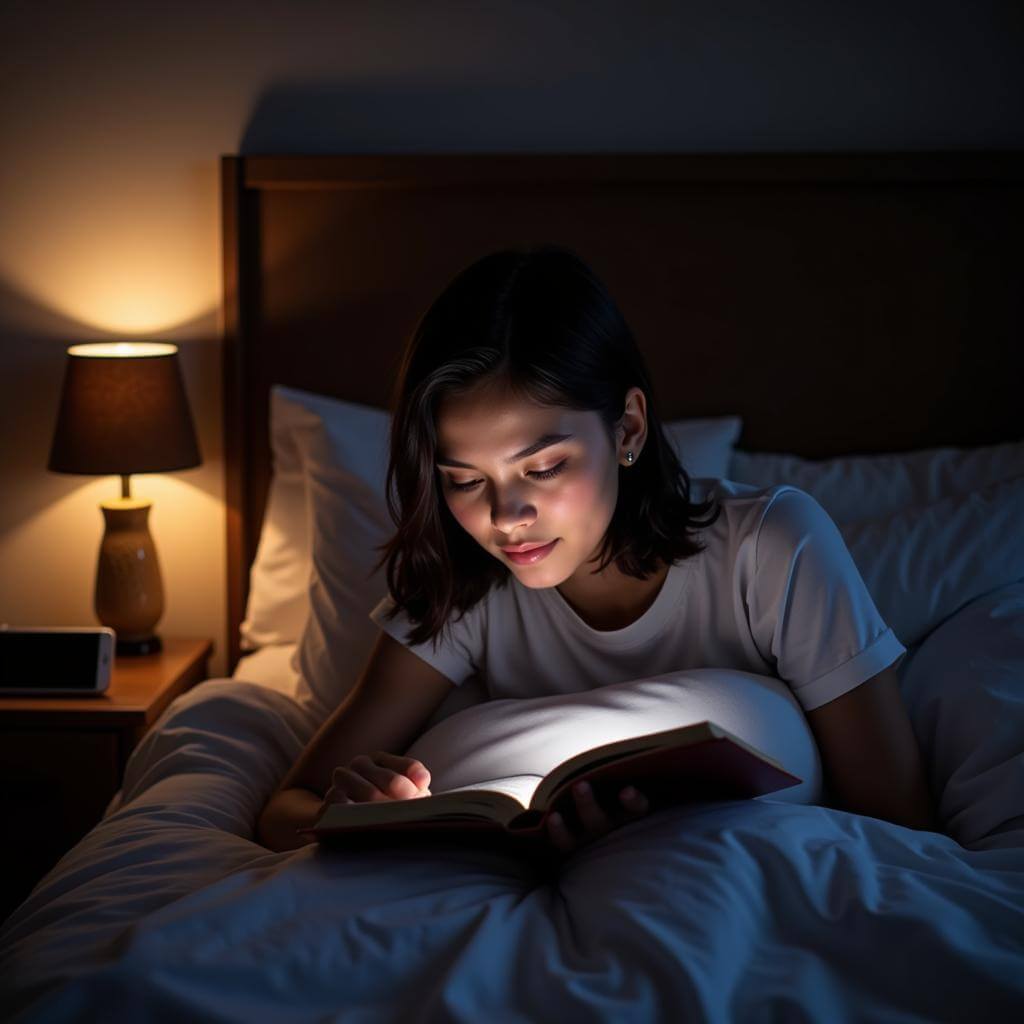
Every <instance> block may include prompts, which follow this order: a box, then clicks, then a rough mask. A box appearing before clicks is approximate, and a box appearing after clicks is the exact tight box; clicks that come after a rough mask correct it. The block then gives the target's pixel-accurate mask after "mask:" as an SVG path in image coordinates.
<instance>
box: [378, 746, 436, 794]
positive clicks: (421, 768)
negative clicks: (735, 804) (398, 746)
mask: <svg viewBox="0 0 1024 1024" xmlns="http://www.w3.org/2000/svg"><path fill="white" fill-rule="evenodd" d="M373 759H374V761H376V762H377V764H379V765H383V766H384V767H385V768H390V769H391V770H392V771H394V772H398V773H399V774H400V775H405V776H406V777H407V778H409V779H411V780H412V781H413V783H414V784H415V785H416V786H418V787H419V788H420V789H425V788H426V787H427V786H429V785H430V770H429V769H428V768H427V766H426V765H425V764H424V763H423V762H422V761H417V760H416V758H415V757H402V756H400V755H398V754H389V753H388V752H387V751H386V750H378V751H377V752H376V753H375V754H374V755H373Z"/></svg>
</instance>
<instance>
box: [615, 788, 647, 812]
mask: <svg viewBox="0 0 1024 1024" xmlns="http://www.w3.org/2000/svg"><path fill="white" fill-rule="evenodd" d="M619 800H620V801H621V802H622V806H623V807H625V809H626V810H627V811H628V812H629V813H630V814H632V815H641V814H646V813H647V811H648V809H649V808H650V804H649V802H648V800H647V797H645V796H644V795H643V793H641V792H640V791H639V790H637V789H635V788H634V787H633V786H627V787H626V788H625V789H623V790H622V791H621V792H620V793H619Z"/></svg>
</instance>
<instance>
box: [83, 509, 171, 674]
mask: <svg viewBox="0 0 1024 1024" xmlns="http://www.w3.org/2000/svg"><path fill="white" fill-rule="evenodd" d="M151 507H152V502H149V501H136V500H134V499H132V498H121V499H120V500H118V501H105V502H102V503H101V504H100V508H101V509H102V511H103V519H104V522H105V523H106V530H105V532H104V534H103V541H102V543H101V544H100V557H99V564H98V566H97V568H96V617H97V618H98V619H99V620H100V622H102V623H103V625H104V626H109V627H110V628H111V629H112V630H113V631H114V632H115V633H116V634H117V653H118V654H126V655H131V654H150V653H152V652H153V651H158V650H159V649H160V639H159V637H157V636H156V635H155V633H154V627H155V626H156V624H157V622H158V621H159V620H160V616H161V615H162V614H163V611H164V593H163V583H162V581H161V579H160V566H159V563H158V562H157V558H156V547H155V546H154V544H153V538H152V536H151V535H150V532H149V525H148V522H147V520H148V518H149V510H150V508H151Z"/></svg>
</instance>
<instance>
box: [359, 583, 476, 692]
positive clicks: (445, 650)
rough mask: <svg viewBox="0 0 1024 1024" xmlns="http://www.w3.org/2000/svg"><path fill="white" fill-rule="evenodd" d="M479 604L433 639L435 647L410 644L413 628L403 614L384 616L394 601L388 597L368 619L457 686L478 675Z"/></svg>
mask: <svg viewBox="0 0 1024 1024" xmlns="http://www.w3.org/2000/svg"><path fill="white" fill-rule="evenodd" d="M482 604H483V602H482V601H481V602H478V603H477V604H476V605H475V606H474V607H473V608H471V609H470V610H469V611H468V612H467V613H466V614H465V615H463V616H462V617H461V618H459V619H457V620H455V621H454V622H452V623H451V624H450V625H449V627H448V629H446V630H445V631H443V632H442V633H441V635H440V636H438V637H436V638H435V639H436V640H437V644H436V646H435V644H434V642H433V641H432V640H427V641H426V642H425V643H422V644H413V643H410V642H409V639H408V634H409V632H410V631H411V629H412V628H413V627H412V622H411V621H410V619H409V617H408V615H406V613H405V612H404V611H403V610H399V612H398V614H397V615H396V616H395V617H394V618H393V619H391V620H388V619H387V618H386V617H385V614H386V613H387V612H388V611H389V610H390V609H391V608H392V607H394V600H393V598H392V597H391V596H390V595H388V596H386V597H384V598H382V599H381V601H380V602H379V603H378V604H377V606H376V607H375V608H374V609H373V611H371V612H370V618H371V620H372V621H373V622H375V623H376V624H377V625H378V626H380V628H381V629H382V630H384V632H385V633H387V635H388V636H390V637H391V638H392V639H393V640H397V641H398V642H399V643H400V644H404V645H405V646H406V647H408V648H409V650H410V651H412V652H413V654H415V655H417V656H418V657H420V658H422V659H423V660H424V661H425V662H426V663H427V664H428V665H432V666H433V667H434V668H436V669H437V670H438V672H440V673H441V674H442V675H445V676H447V677H448V678H449V679H450V680H451V681H452V682H453V683H455V684H456V685H461V684H462V683H464V682H465V681H466V680H467V679H468V678H469V677H470V676H471V675H473V673H475V672H476V671H477V666H478V665H479V663H480V656H481V648H482V639H481V637H482V630H481V627H480V617H481V605H482Z"/></svg>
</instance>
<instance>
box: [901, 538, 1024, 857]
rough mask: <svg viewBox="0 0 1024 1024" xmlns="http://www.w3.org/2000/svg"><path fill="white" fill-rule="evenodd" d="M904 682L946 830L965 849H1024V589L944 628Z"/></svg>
mask: <svg viewBox="0 0 1024 1024" xmlns="http://www.w3.org/2000/svg"><path fill="white" fill-rule="evenodd" d="M1018 529H1019V527H1018ZM900 685H901V692H902V694H903V698H904V701H905V703H906V705H907V712H908V714H909V716H910V720H911V723H912V725H913V727H914V732H915V734H916V735H917V740H918V743H919V744H920V746H921V750H922V753H923V755H924V759H925V766H926V769H927V772H928V780H929V784H930V786H931V790H932V795H933V796H934V797H935V799H936V802H937V805H938V806H937V811H938V816H939V820H940V821H941V823H942V825H943V827H944V829H945V830H946V831H947V832H948V833H949V834H950V835H951V836H953V838H954V839H956V841H957V842H958V843H960V844H961V845H962V846H972V847H974V848H979V847H980V848H985V849H988V848H991V847H995V846H1018V847H1019V846H1024V583H1014V584H1011V585H1009V586H1006V587H1002V588H1000V589H998V590H995V591H993V592H992V593H990V594H986V595H984V596H982V597H979V598H976V599H975V600H974V601H971V602H970V603H969V604H967V605H966V606H965V607H963V608H962V609H960V611H958V612H957V613H956V614H955V615H953V616H952V617H951V618H949V619H948V620H947V621H946V622H944V623H943V624H942V625H941V626H939V628H938V629H936V630H935V631H934V632H933V633H932V634H931V635H930V636H929V637H928V638H927V639H926V640H925V641H924V643H923V644H921V646H920V647H919V648H918V649H917V650H915V651H911V653H910V654H909V655H908V656H907V659H906V661H905V662H904V665H903V667H902V671H901V684H900Z"/></svg>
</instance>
